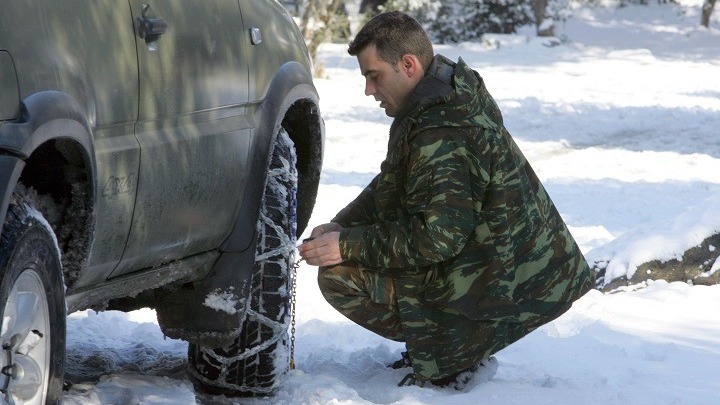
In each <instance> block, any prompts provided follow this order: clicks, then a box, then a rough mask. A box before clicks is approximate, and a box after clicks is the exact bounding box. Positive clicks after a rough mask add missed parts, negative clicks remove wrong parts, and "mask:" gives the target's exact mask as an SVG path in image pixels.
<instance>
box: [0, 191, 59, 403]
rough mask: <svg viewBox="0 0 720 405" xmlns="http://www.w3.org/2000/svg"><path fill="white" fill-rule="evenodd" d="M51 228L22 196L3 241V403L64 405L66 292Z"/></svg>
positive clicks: (0, 251) (0, 253) (0, 363)
mask: <svg viewBox="0 0 720 405" xmlns="http://www.w3.org/2000/svg"><path fill="white" fill-rule="evenodd" d="M60 263H61V262H60V254H59V251H58V245H57V241H56V238H55V233H54V232H53V230H52V228H51V227H50V225H49V224H48V223H47V221H46V220H45V218H44V217H43V215H42V214H41V213H40V212H39V211H38V210H36V209H35V208H34V207H33V206H32V204H31V203H29V202H26V201H24V200H23V199H22V198H20V197H19V196H17V195H14V196H13V202H11V204H10V206H9V207H8V212H7V217H6V219H5V224H4V226H3V228H2V236H1V237H0V313H2V314H3V322H2V329H1V332H0V342H1V343H2V351H1V353H0V370H1V372H0V388H2V390H1V391H0V392H1V393H2V394H1V396H0V398H2V401H0V402H2V403H10V404H17V405H21V404H24V405H35V404H37V405H42V404H60V403H61V401H62V387H63V371H64V364H63V363H64V359H65V317H66V313H65V292H64V288H63V282H62V265H61V264H60Z"/></svg>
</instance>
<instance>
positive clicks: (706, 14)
mask: <svg viewBox="0 0 720 405" xmlns="http://www.w3.org/2000/svg"><path fill="white" fill-rule="evenodd" d="M714 8H715V0H705V3H703V7H702V17H701V18H700V24H702V25H704V26H705V27H710V16H711V15H712V12H713V9H714Z"/></svg>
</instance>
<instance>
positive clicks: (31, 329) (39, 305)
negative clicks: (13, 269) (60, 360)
mask: <svg viewBox="0 0 720 405" xmlns="http://www.w3.org/2000/svg"><path fill="white" fill-rule="evenodd" d="M0 341H1V342H2V352H1V355H0V356H1V358H0V365H2V368H1V369H0V388H2V392H3V393H4V397H5V399H6V400H7V402H8V403H15V404H18V405H19V404H27V405H34V404H44V403H45V394H46V390H47V385H48V376H49V373H48V370H49V368H50V314H49V307H48V300H47V297H46V295H45V288H44V286H43V283H42V281H41V280H40V276H39V275H38V274H37V272H36V271H35V270H33V269H26V270H24V271H23V272H22V273H21V274H20V276H19V277H18V278H17V280H15V283H14V284H13V286H12V289H11V290H10V293H9V295H8V297H7V301H6V302H5V311H4V312H3V319H2V332H1V333H0Z"/></svg>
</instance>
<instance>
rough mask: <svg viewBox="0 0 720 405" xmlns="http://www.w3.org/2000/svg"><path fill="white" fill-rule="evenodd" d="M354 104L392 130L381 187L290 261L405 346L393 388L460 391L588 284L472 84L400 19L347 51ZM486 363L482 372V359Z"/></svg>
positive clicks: (465, 71) (414, 25)
mask: <svg viewBox="0 0 720 405" xmlns="http://www.w3.org/2000/svg"><path fill="white" fill-rule="evenodd" d="M348 52H349V53H350V54H351V55H353V56H356V57H357V59H358V62H359V64H360V71H361V73H362V75H363V76H365V94H366V95H369V96H373V97H375V100H377V101H379V102H380V107H382V108H384V109H385V113H386V114H387V115H388V116H390V117H393V118H394V121H393V123H392V126H391V127H390V139H389V142H388V152H387V156H386V158H385V161H384V162H383V163H382V165H381V168H380V169H381V171H380V174H379V175H378V176H377V177H375V179H373V181H372V182H371V183H370V185H368V186H367V187H366V188H365V190H363V191H362V193H360V195H359V196H358V197H357V198H356V199H355V200H354V201H353V202H351V203H350V204H349V205H348V206H347V207H345V208H344V209H343V210H342V211H340V212H339V213H338V214H337V215H336V216H335V218H334V219H333V220H332V222H331V223H328V224H324V225H320V226H318V227H316V228H315V229H313V231H312V233H311V236H312V237H313V239H312V240H311V241H308V242H306V243H304V244H302V245H301V246H300V247H299V252H300V255H301V256H302V257H303V258H304V259H305V260H306V261H307V262H308V263H309V264H311V265H315V266H321V267H320V270H319V273H318V283H319V285H320V290H321V291H322V293H323V295H324V297H325V299H327V301H328V302H329V303H330V304H331V305H332V306H333V307H335V308H336V309H337V310H338V311H340V312H341V313H342V314H343V315H345V316H347V317H348V318H349V319H351V320H352V321H354V322H356V323H357V324H359V325H361V326H363V327H365V328H367V329H369V330H371V331H373V332H375V333H377V334H379V335H381V336H384V337H386V338H388V339H392V340H395V341H400V342H405V344H406V346H407V353H403V354H404V357H405V362H403V361H399V362H397V363H396V364H395V366H401V365H403V364H404V365H407V366H412V368H413V373H411V374H409V375H408V376H407V377H406V378H405V379H403V382H402V383H409V384H412V383H417V384H420V385H424V384H425V383H426V382H431V383H433V384H435V385H438V386H447V385H455V386H457V384H458V383H459V384H462V383H464V382H467V381H459V380H462V379H467V377H468V376H472V373H469V371H470V372H474V371H475V370H476V369H477V368H478V367H479V366H481V367H482V366H485V367H487V368H494V367H497V363H496V362H494V361H489V359H490V356H491V355H492V354H493V353H496V352H497V351H499V350H501V349H502V348H504V347H506V346H508V345H510V344H511V343H513V342H515V341H517V340H519V339H520V338H522V337H523V336H525V335H527V334H528V333H530V331H532V330H534V329H536V328H538V327H539V326H541V325H543V324H545V323H547V322H549V321H551V320H553V319H555V318H557V317H558V316H560V315H561V314H562V313H563V312H565V311H567V310H568V309H569V308H570V306H571V304H572V302H573V301H575V300H577V299H578V298H579V297H581V296H582V295H583V294H585V293H586V292H587V291H588V290H590V289H591V288H592V286H593V285H594V279H593V278H594V277H593V273H592V272H591V270H590V268H589V266H588V265H587V262H586V261H585V258H584V257H583V255H582V253H581V252H580V250H579V249H578V246H577V244H576V243H575V240H574V239H573V237H572V236H571V235H570V232H569V231H568V229H567V226H566V225H565V223H564V222H563V220H562V218H561V217H560V214H558V212H557V209H556V208H555V206H554V204H553V203H552V201H551V200H550V197H549V196H548V194H547V192H546V191H545V188H544V187H543V186H542V184H541V183H540V180H539V179H538V177H537V176H536V175H535V173H534V172H533V169H532V168H531V167H530V164H529V163H528V162H527V160H526V159H525V157H524V156H523V154H522V152H521V151H520V149H518V147H517V145H516V144H515V142H514V141H513V139H512V137H511V136H510V134H509V133H508V131H507V130H506V129H505V127H504V126H503V121H502V116H501V114H500V110H499V109H498V106H497V104H496V103H495V101H494V100H493V98H492V96H490V94H489V93H488V91H487V89H486V88H485V85H484V83H483V80H482V78H481V77H480V76H479V75H478V74H477V73H476V72H475V71H473V70H472V69H470V68H469V67H468V66H467V65H466V64H465V62H463V60H462V59H460V60H459V61H458V62H457V63H455V62H452V61H450V60H449V59H447V58H445V57H443V56H442V55H434V52H433V48H432V44H431V43H430V40H429V38H428V36H427V34H426V33H425V31H424V30H423V29H422V27H421V26H420V25H419V24H418V22H417V21H415V20H414V19H413V18H412V17H410V16H408V15H406V14H403V13H400V12H390V13H383V14H380V15H378V16H376V17H374V18H373V19H372V20H370V21H369V22H368V23H367V24H366V25H365V26H364V27H363V28H362V30H361V31H360V32H359V33H358V34H357V36H356V37H355V39H354V40H353V41H352V42H351V43H350V46H349V50H348ZM492 360H494V359H492Z"/></svg>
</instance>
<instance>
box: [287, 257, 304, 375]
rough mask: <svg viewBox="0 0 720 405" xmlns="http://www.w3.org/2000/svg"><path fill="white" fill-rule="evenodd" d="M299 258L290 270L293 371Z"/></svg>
mask: <svg viewBox="0 0 720 405" xmlns="http://www.w3.org/2000/svg"><path fill="white" fill-rule="evenodd" d="M302 261H303V259H302V258H300V259H299V260H298V261H296V262H295V264H293V268H292V291H291V298H290V370H295V312H296V310H297V270H298V268H300V262H302Z"/></svg>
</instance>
